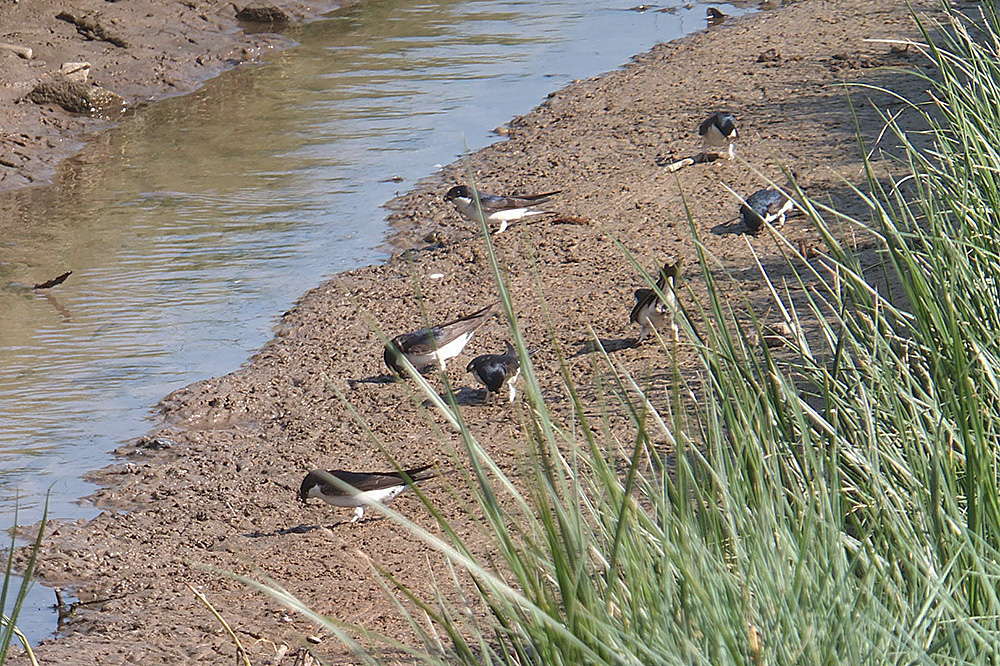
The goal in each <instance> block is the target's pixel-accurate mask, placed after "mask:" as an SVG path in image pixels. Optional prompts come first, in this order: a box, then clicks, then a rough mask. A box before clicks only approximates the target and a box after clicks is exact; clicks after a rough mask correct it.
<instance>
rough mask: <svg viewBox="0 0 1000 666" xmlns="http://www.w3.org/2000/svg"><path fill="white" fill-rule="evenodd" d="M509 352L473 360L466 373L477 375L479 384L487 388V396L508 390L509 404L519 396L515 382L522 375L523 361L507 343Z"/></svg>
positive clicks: (484, 355) (478, 357)
mask: <svg viewBox="0 0 1000 666" xmlns="http://www.w3.org/2000/svg"><path fill="white" fill-rule="evenodd" d="M506 345H507V351H506V352H504V353H503V354H483V355H482V356H477V357H476V358H474V359H472V361H471V362H470V363H469V365H467V366H466V368H465V371H466V372H472V373H475V375H476V379H478V380H479V383H480V384H482V385H483V386H485V387H486V395H487V397H488V396H491V395H494V396H496V395H500V393H501V392H502V391H503V390H504V388H506V389H507V393H508V397H507V402H508V403H511V402H514V397H515V396H516V395H517V388H516V387H515V382H516V381H517V378H518V377H519V376H520V375H521V361H520V360H518V358H517V352H516V351H515V350H514V347H513V346H512V345H511V344H510V343H509V342H507V343H506Z"/></svg>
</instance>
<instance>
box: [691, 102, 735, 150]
mask: <svg viewBox="0 0 1000 666" xmlns="http://www.w3.org/2000/svg"><path fill="white" fill-rule="evenodd" d="M698 134H699V135H701V150H702V152H703V153H705V154H706V155H725V156H726V157H727V158H728V159H731V160H732V159H736V154H735V153H734V152H733V151H734V147H733V143H734V142H735V141H736V139H737V138H738V137H739V132H738V131H737V129H736V116H734V115H733V114H732V113H730V112H728V111H716V112H715V113H713V114H712V115H710V116H709V117H708V118H706V119H705V120H704V121H702V123H701V125H699V126H698Z"/></svg>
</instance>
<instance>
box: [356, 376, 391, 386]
mask: <svg viewBox="0 0 1000 666" xmlns="http://www.w3.org/2000/svg"><path fill="white" fill-rule="evenodd" d="M398 381H399V377H397V376H396V375H372V376H371V377H365V378H363V379H348V380H347V385H348V386H350V387H351V388H354V387H355V386H357V385H358V384H376V385H381V384H395V383H396V382H398Z"/></svg>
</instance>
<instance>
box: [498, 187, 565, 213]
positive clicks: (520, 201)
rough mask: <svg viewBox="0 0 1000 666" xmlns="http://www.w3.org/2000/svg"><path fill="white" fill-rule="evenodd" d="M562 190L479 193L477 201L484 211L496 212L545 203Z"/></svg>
mask: <svg viewBox="0 0 1000 666" xmlns="http://www.w3.org/2000/svg"><path fill="white" fill-rule="evenodd" d="M561 191H562V190H554V191H552V192H546V193H544V194H526V195H524V196H505V197H502V196H498V195H495V194H484V193H482V192H480V193H479V203H480V205H481V206H482V207H483V210H484V211H491V212H496V211H498V210H509V209H511V208H525V207H527V206H531V205H534V204H540V203H545V202H546V201H548V200H549V198H550V197H551V196H552V195H554V194H559V192H561Z"/></svg>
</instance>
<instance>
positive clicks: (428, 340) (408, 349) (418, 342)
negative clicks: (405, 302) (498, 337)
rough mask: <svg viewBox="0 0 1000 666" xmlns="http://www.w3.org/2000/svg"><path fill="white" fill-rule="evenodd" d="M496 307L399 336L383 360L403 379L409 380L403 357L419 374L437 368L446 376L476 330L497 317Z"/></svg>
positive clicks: (388, 345)
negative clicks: (450, 363) (447, 364)
mask: <svg viewBox="0 0 1000 666" xmlns="http://www.w3.org/2000/svg"><path fill="white" fill-rule="evenodd" d="M497 305H499V303H492V304H490V305H487V306H486V307H485V308H482V309H480V310H476V311H475V312H473V313H472V314H468V315H465V316H464V317H459V318H458V319H456V320H454V321H450V322H448V323H446V324H440V325H438V326H432V327H431V328H422V329H420V330H419V331H414V332H412V333H402V334H400V335H397V336H396V337H394V338H393V339H392V340H390V341H389V344H387V345H386V346H385V350H384V351H383V353H382V358H383V360H385V364H386V365H387V366H388V367H389V369H390V370H392V371H393V372H395V373H396V374H397V375H398V376H400V377H405V376H406V370H405V369H404V367H403V365H402V364H400V358H403V357H405V358H406V360H408V361H409V362H410V364H411V365H413V367H414V368H416V369H417V370H418V371H419V370H421V369H422V368H425V367H427V366H430V365H437V366H438V368H440V369H441V372H444V371H445V362H446V361H447V360H448V359H450V358H454V357H456V356H458V355H459V354H461V353H462V350H463V349H465V345H467V344H468V343H469V340H471V339H472V336H473V334H474V333H475V332H476V330H477V329H478V328H479V327H480V326H482V325H483V324H485V323H486V322H487V321H488V320H489V319H490V317H492V316H493V315H494V314H495V311H496V307H497Z"/></svg>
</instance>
